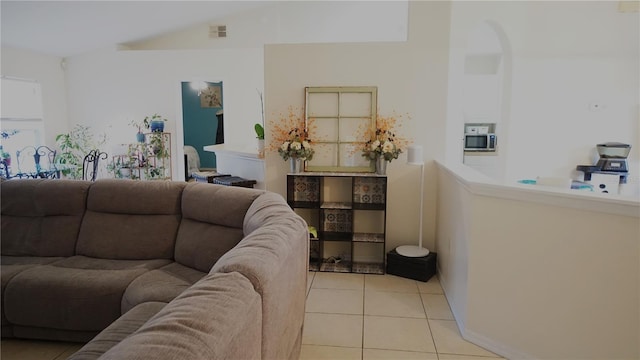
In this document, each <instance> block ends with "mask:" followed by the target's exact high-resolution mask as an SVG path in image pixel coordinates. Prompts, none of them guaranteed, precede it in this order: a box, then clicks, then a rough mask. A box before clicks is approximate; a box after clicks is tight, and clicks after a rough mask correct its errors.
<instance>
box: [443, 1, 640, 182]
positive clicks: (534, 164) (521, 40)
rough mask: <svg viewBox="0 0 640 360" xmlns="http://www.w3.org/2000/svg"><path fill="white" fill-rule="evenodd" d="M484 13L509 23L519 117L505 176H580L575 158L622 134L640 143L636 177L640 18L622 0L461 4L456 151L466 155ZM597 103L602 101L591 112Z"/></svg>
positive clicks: (455, 46)
mask: <svg viewBox="0 0 640 360" xmlns="http://www.w3.org/2000/svg"><path fill="white" fill-rule="evenodd" d="M483 21H489V22H493V23H495V24H497V25H498V26H499V27H500V29H501V30H502V31H503V33H504V34H505V35H506V38H507V39H508V41H509V45H510V46H511V51H512V59H511V60H512V66H513V76H512V78H511V79H509V83H510V85H511V89H510V90H511V91H510V95H511V99H512V101H511V102H510V104H508V105H509V106H510V115H509V117H508V119H506V120H507V121H508V123H505V124H503V126H504V128H503V130H505V131H507V132H506V133H504V134H503V136H502V138H501V139H500V140H499V143H501V145H500V147H501V151H504V150H506V151H507V153H506V156H507V159H506V179H507V180H508V181H515V180H517V179H522V178H535V177H536V176H562V177H578V176H581V173H578V172H575V167H576V165H579V164H592V163H593V162H594V160H595V159H594V153H595V145H596V144H598V143H601V142H606V141H620V142H625V143H629V144H631V145H632V146H633V149H632V154H631V155H630V163H631V171H632V173H633V174H632V175H633V177H634V178H635V179H633V180H632V181H637V179H638V171H639V170H640V167H639V166H638V162H639V161H640V128H639V126H638V119H639V113H638V111H639V110H638V109H639V105H638V99H639V98H640V86H639V78H640V76H639V75H640V74H639V68H638V63H639V62H640V58H639V44H640V41H639V36H640V35H639V34H640V31H639V16H638V13H637V12H636V13H622V12H619V11H618V2H605V1H600V2H578V1H575V2H454V3H453V5H452V17H451V37H450V41H451V43H450V46H451V52H450V60H451V63H450V65H451V66H450V79H449V80H450V82H449V85H450V88H449V111H448V140H449V143H448V145H447V158H448V159H449V160H450V161H455V160H456V159H458V158H459V153H460V149H459V148H458V147H459V142H458V141H457V140H456V139H457V137H456V132H459V131H460V123H461V122H462V121H463V114H462V111H461V108H462V104H463V102H462V101H463V99H464V97H463V94H464V80H463V78H462V74H463V72H462V71H463V70H462V69H463V65H464V62H463V59H464V58H463V56H464V52H465V51H466V46H467V40H468V36H469V34H470V32H471V30H472V29H473V28H474V27H476V26H477V25H478V24H480V23H481V22H483ZM592 103H598V104H600V105H603V108H602V109H601V110H599V111H596V112H594V111H590V109H589V105H590V104H592ZM503 121H504V120H503Z"/></svg>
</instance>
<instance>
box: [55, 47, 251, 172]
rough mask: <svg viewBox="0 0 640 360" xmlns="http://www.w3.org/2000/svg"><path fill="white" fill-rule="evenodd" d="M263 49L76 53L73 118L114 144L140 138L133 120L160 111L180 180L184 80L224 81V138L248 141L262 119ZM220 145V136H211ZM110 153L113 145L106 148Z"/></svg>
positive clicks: (71, 68)
mask: <svg viewBox="0 0 640 360" xmlns="http://www.w3.org/2000/svg"><path fill="white" fill-rule="evenodd" d="M262 68H263V65H262V50H261V49H257V48H256V49H229V50H180V51H117V50H109V49H107V50H104V51H102V52H94V53H90V54H85V55H79V56H74V57H72V58H70V59H69V60H68V61H67V82H68V94H69V117H70V119H71V121H72V122H74V123H81V124H85V125H90V126H91V127H92V128H93V129H94V130H95V131H96V132H102V131H105V132H106V133H107V136H108V139H109V145H110V146H112V147H114V146H115V145H117V144H125V143H130V142H134V141H135V133H136V131H137V130H136V129H134V128H133V127H130V126H128V124H129V122H130V121H131V120H132V119H135V120H141V119H143V118H144V117H145V116H147V115H152V114H154V113H158V114H161V115H163V116H165V117H166V118H167V119H169V122H168V123H167V124H166V126H165V131H168V132H171V133H173V134H174V136H173V137H172V150H173V151H172V157H173V173H174V178H176V179H177V174H178V171H182V170H181V169H178V166H177V164H178V162H177V159H176V146H177V145H181V141H182V139H178V138H177V137H176V136H175V134H176V119H178V118H181V116H182V115H181V112H182V109H181V108H180V107H179V102H178V100H179V98H180V82H181V81H190V80H197V79H200V80H210V81H222V82H223V87H224V89H223V91H224V111H225V142H230V143H233V142H240V143H242V142H249V141H252V140H253V138H254V137H255V136H254V135H253V124H254V123H255V122H256V121H257V120H258V119H259V117H260V101H259V98H258V95H257V93H256V89H261V88H262ZM211 143H212V144H214V143H215V139H214V138H212V139H211ZM107 152H108V153H109V154H112V153H113V149H107Z"/></svg>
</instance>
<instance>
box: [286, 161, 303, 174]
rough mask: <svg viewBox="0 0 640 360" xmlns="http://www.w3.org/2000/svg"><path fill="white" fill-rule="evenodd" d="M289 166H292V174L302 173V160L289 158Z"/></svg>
mask: <svg viewBox="0 0 640 360" xmlns="http://www.w3.org/2000/svg"><path fill="white" fill-rule="evenodd" d="M289 164H290V165H291V173H293V174H297V173H299V172H302V159H300V158H297V157H291V158H289Z"/></svg>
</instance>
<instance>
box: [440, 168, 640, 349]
mask: <svg viewBox="0 0 640 360" xmlns="http://www.w3.org/2000/svg"><path fill="white" fill-rule="evenodd" d="M438 170H439V171H438V232H437V236H438V240H439V241H438V246H437V251H438V266H439V269H438V270H439V274H440V281H441V283H442V285H443V288H444V290H445V293H446V295H447V299H448V300H449V303H450V304H451V308H452V311H453V313H454V315H455V318H456V321H457V323H458V325H459V326H460V330H461V333H462V334H463V336H464V337H465V338H466V339H468V340H470V341H472V342H474V343H476V344H478V345H480V346H483V347H485V348H487V349H489V350H491V351H493V352H496V353H498V354H500V355H502V356H505V357H507V358H509V359H636V358H638V356H640V347H639V344H638V339H639V338H640V322H639V320H640V297H639V295H640V242H639V239H640V218H639V217H638V214H639V205H638V202H637V201H635V202H634V201H631V200H624V199H623V198H616V197H609V196H603V195H598V194H591V193H582V192H578V191H576V190H556V189H550V190H549V189H547V190H544V189H543V188H542V187H538V188H534V187H530V186H520V187H511V188H509V187H505V186H499V185H494V184H492V183H491V182H490V181H487V179H483V178H482V177H478V175H477V174H473V173H469V172H472V170H470V169H468V168H466V167H465V168H463V167H462V166H461V165H458V166H453V165H452V166H444V165H442V166H440V167H439V169H438ZM612 229H613V230H612Z"/></svg>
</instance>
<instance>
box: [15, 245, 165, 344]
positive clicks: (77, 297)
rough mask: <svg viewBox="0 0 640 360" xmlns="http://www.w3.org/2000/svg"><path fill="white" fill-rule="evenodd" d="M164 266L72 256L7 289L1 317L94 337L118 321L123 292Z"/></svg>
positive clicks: (160, 262)
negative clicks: (96, 332)
mask: <svg viewBox="0 0 640 360" xmlns="http://www.w3.org/2000/svg"><path fill="white" fill-rule="evenodd" d="M168 262H169V261H168V260H144V261H140V260H138V261H134V260H108V259H93V258H87V257H84V256H73V257H70V258H67V259H63V260H59V261H56V262H54V263H52V264H49V265H41V266H37V267H32V268H29V269H26V270H24V271H22V272H20V273H19V274H17V275H16V276H14V277H13V279H12V280H11V281H9V283H8V284H7V287H6V289H5V294H4V297H5V313H6V316H7V319H8V320H9V322H11V323H12V324H15V325H22V326H31V327H41V328H55V329H61V330H75V331H99V330H102V329H104V328H105V327H107V326H108V325H109V324H111V323H112V322H113V321H114V320H115V319H117V318H118V317H119V316H120V315H121V312H120V303H121V300H122V295H123V294H124V291H125V289H126V288H127V286H128V285H129V284H130V283H131V282H132V281H133V280H134V279H135V278H137V277H138V276H140V275H142V274H144V273H145V272H147V271H149V270H152V269H155V268H159V267H161V266H163V265H166V264H167V263H168ZM71 314H72V315H71Z"/></svg>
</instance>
